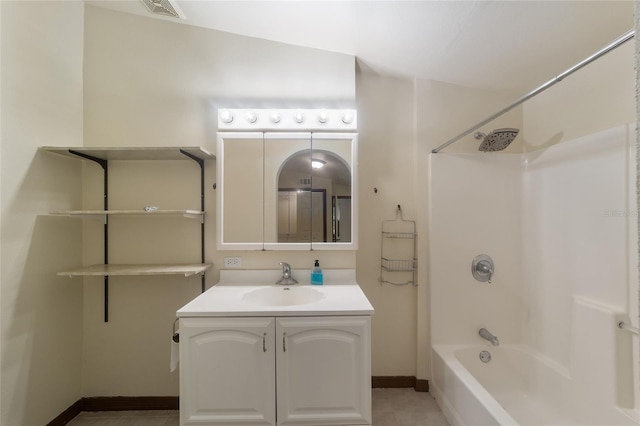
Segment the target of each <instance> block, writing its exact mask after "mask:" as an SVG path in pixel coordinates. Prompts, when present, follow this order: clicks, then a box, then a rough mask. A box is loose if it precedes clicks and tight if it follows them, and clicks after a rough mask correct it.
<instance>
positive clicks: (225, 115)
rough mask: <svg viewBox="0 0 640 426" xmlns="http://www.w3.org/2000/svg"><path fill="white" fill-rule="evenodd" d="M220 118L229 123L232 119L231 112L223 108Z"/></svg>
mask: <svg viewBox="0 0 640 426" xmlns="http://www.w3.org/2000/svg"><path fill="white" fill-rule="evenodd" d="M220 120H222V122H223V123H227V124H229V123H231V122H232V121H233V114H231V113H230V112H229V111H227V110H223V111H221V112H220Z"/></svg>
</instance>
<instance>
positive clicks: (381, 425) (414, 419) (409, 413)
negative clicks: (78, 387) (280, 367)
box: [68, 389, 448, 426]
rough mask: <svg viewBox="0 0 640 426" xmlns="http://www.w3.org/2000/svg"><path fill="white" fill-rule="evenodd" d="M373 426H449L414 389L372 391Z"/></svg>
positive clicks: (168, 419)
mask: <svg viewBox="0 0 640 426" xmlns="http://www.w3.org/2000/svg"><path fill="white" fill-rule="evenodd" d="M372 405H373V426H448V423H447V421H446V419H445V418H444V415H443V414H442V412H441V411H440V408H438V406H437V405H436V402H435V400H434V399H433V397H432V396H431V395H430V394H428V393H425V392H414V391H413V389H373V400H372ZM179 424H180V418H179V416H178V412H177V411H99V412H83V413H80V414H79V415H78V416H77V417H76V418H75V419H73V420H72V421H71V422H70V423H68V426H178V425H179Z"/></svg>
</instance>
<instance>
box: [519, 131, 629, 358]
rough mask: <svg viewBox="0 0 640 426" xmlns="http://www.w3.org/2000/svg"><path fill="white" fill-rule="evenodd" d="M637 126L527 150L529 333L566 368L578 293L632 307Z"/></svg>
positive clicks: (621, 308) (622, 307)
mask: <svg viewBox="0 0 640 426" xmlns="http://www.w3.org/2000/svg"><path fill="white" fill-rule="evenodd" d="M630 130H632V129H631V127H630V126H619V127H616V128H613V129H609V130H605V131H603V132H599V133H596V134H592V135H588V136H583V137H581V138H578V139H575V140H573V141H568V142H565V143H563V144H560V145H556V146H553V147H551V148H548V149H546V150H544V151H538V152H535V153H531V154H528V155H527V164H526V170H525V171H524V186H523V193H524V194H526V197H525V199H524V212H523V215H524V223H526V224H527V226H526V227H525V228H524V241H525V244H524V245H523V250H524V252H523V255H524V258H525V259H527V261H526V263H525V265H524V268H525V269H524V271H523V291H524V293H523V296H524V297H526V299H527V300H528V301H529V302H528V310H527V312H526V313H525V316H524V318H523V320H524V326H525V330H526V331H525V335H524V338H525V342H526V343H528V344H530V345H532V346H533V347H534V348H535V349H536V350H538V351H540V352H542V353H544V354H546V355H547V356H549V357H551V358H553V359H555V360H556V361H557V362H560V363H561V364H563V365H565V367H566V368H568V367H569V366H570V365H571V362H572V361H571V351H572V348H571V342H572V336H573V333H575V331H576V329H575V327H576V326H577V324H576V323H575V318H572V312H573V297H574V296H579V297H584V298H587V299H591V300H596V301H598V303H601V304H605V305H610V306H611V307H612V309H614V310H617V311H620V312H625V311H627V310H628V303H629V300H628V295H629V294H630V293H629V292H630V291H631V290H632V288H633V286H632V285H631V283H633V282H637V280H634V277H633V276H631V275H629V273H628V271H629V267H628V265H629V264H630V263H633V264H636V262H635V261H633V260H632V257H631V256H632V254H631V253H630V252H629V251H628V244H627V239H628V238H629V235H630V234H629V230H630V221H631V220H633V219H635V218H632V217H631V215H630V214H628V213H629V212H630V211H631V210H630V209H629V204H628V200H627V187H628V185H629V184H630V182H632V178H631V175H630V174H629V173H630V171H629V169H628V167H627V162H628V161H627V156H628V144H629V143H631V141H632V140H633V139H632V138H631V133H630ZM633 256H634V257H635V255H633ZM589 265H590V266H589ZM635 276H636V277H637V273H636V274H635ZM633 323H634V324H637V318H635V319H634V320H633ZM576 343H578V342H576Z"/></svg>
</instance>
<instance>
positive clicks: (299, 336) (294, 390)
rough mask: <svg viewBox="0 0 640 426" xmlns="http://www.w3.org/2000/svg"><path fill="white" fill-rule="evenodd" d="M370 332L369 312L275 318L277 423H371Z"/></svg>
mask: <svg viewBox="0 0 640 426" xmlns="http://www.w3.org/2000/svg"><path fill="white" fill-rule="evenodd" d="M370 330H371V317H368V316H352V317H291V318H278V319H277V321H276V336H277V337H276V338H277V339H278V340H281V343H282V348H278V352H277V355H276V376H277V384H278V386H277V389H278V392H277V401H278V425H369V424H371V353H370V352H371V351H370V348H371V345H370V334H371V332H370ZM276 343H278V342H276Z"/></svg>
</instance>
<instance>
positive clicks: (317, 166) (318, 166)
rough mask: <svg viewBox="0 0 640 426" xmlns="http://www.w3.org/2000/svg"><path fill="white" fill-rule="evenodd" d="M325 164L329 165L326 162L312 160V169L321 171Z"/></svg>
mask: <svg viewBox="0 0 640 426" xmlns="http://www.w3.org/2000/svg"><path fill="white" fill-rule="evenodd" d="M325 164H327V162H326V161H324V160H318V159H317V158H312V159H311V168H313V169H321V168H322V166H324V165H325Z"/></svg>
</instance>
